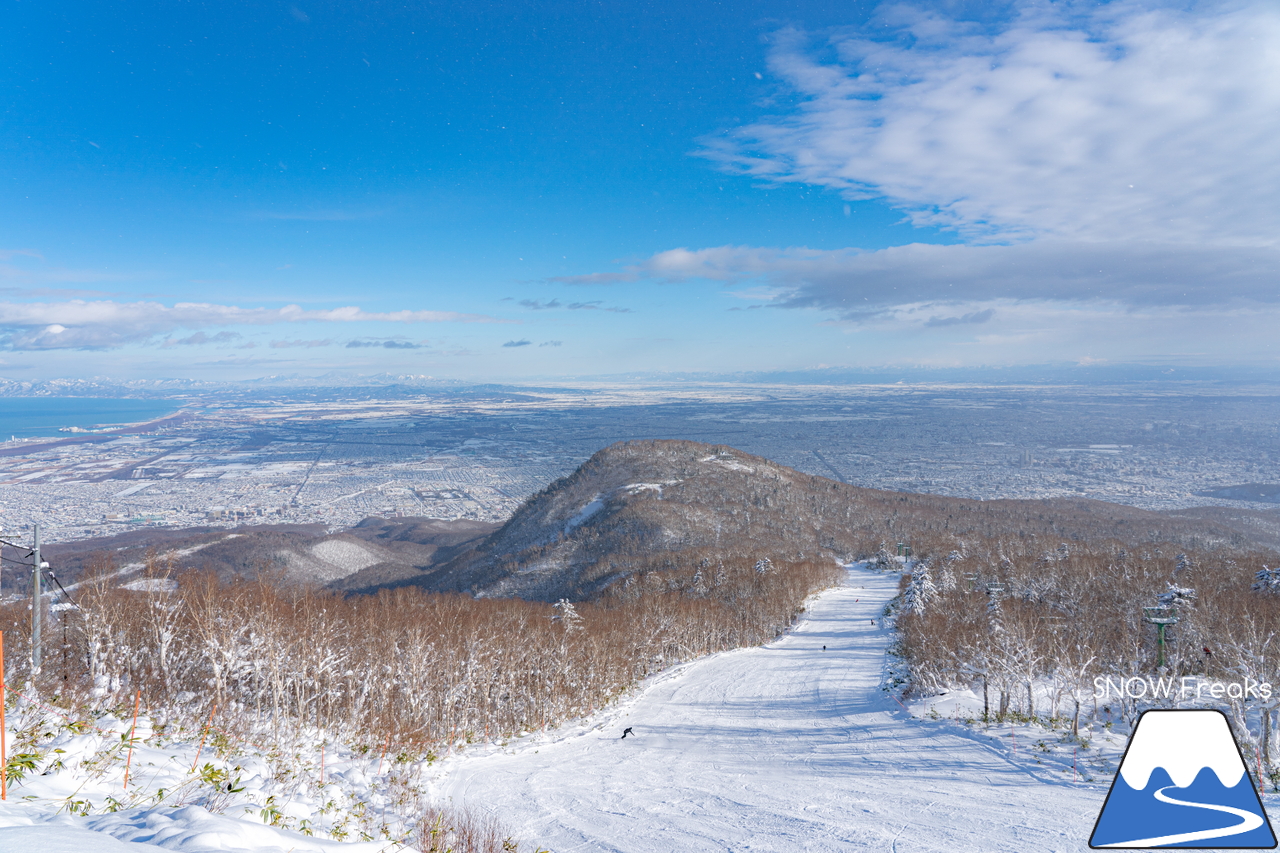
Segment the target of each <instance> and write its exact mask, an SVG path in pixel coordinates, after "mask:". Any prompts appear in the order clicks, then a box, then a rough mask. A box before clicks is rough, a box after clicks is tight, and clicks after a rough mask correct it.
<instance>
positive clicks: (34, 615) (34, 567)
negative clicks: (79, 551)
mask: <svg viewBox="0 0 1280 853" xmlns="http://www.w3.org/2000/svg"><path fill="white" fill-rule="evenodd" d="M31 557H32V562H31V676H32V678H34V677H35V676H36V675H39V673H40V569H41V568H43V567H44V563H42V562H40V525H39V524H37V525H35V536H34V539H33V540H32V549H31Z"/></svg>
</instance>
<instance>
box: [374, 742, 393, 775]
mask: <svg viewBox="0 0 1280 853" xmlns="http://www.w3.org/2000/svg"><path fill="white" fill-rule="evenodd" d="M390 748H391V733H390V732H388V733H387V742H386V743H384V744H383V745H382V755H380V756H378V774H377V775H379V776H381V775H382V762H383V761H385V760H386V758H387V750H388V749H390Z"/></svg>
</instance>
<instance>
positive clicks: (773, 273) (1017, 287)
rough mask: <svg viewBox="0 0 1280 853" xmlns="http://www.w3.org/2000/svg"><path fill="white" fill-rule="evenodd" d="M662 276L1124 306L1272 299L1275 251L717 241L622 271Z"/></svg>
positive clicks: (830, 304) (946, 299)
mask: <svg viewBox="0 0 1280 853" xmlns="http://www.w3.org/2000/svg"><path fill="white" fill-rule="evenodd" d="M629 274H631V275H634V276H636V277H638V278H651V279H657V280H660V281H667V282H681V281H688V280H691V279H708V280H711V281H719V282H725V283H736V282H742V281H754V282H759V283H760V284H761V285H763V286H767V289H765V290H755V291H750V292H754V293H768V294H769V295H770V296H771V297H772V301H771V304H772V305H776V306H782V307H793V308H798V307H809V308H824V309H831V310H834V311H837V312H840V313H842V314H844V315H847V316H850V317H852V316H855V315H861V314H864V313H866V312H867V311H869V310H870V311H878V310H881V309H884V308H885V307H888V306H892V305H900V304H906V303H917V302H935V303H952V302H962V301H963V302H967V301H982V300H990V299H1039V300H1058V301H1071V302H1081V301H1090V300H1106V301H1108V302H1114V303H1120V304H1126V305H1207V304H1221V303H1230V302H1233V301H1242V302H1252V303H1276V302H1280V288H1278V287H1277V286H1276V283H1277V276H1278V274H1280V249H1272V248H1253V247H1248V248H1233V247H1223V246H1196V245H1184V246H1172V245H1166V244H1152V243H1119V242H1107V243H1103V242H1092V243H1089V242H1076V243H1069V242H1061V241H1056V240H1037V241H1034V242H1031V243H1024V244H1019V245H1014V246H939V245H933V244H925V243H914V244H911V245H907V246H895V247H892V248H889V249H881V250H879V251H861V250H858V249H835V250H820V249H809V248H805V247H797V248H788V249H776V248H765V247H755V246H717V247H714V248H707V249H684V248H681V249H671V250H669V251H665V252H659V253H657V254H656V255H653V256H652V257H650V258H648V259H646V260H644V261H642V262H641V263H639V264H637V265H635V266H632V267H630V268H629Z"/></svg>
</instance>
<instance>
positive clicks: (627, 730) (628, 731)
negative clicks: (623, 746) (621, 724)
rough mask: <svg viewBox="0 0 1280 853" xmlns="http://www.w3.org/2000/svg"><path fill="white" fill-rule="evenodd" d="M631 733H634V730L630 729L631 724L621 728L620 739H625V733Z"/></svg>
mask: <svg viewBox="0 0 1280 853" xmlns="http://www.w3.org/2000/svg"><path fill="white" fill-rule="evenodd" d="M633 734H635V732H633V731H632V730H631V726H627V727H626V728H625V729H623V730H622V738H621V740H626V739H627V735H633Z"/></svg>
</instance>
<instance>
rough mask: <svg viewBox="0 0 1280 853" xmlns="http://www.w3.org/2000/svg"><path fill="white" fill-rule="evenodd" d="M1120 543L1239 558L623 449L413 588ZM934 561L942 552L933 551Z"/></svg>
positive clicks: (1137, 527)
mask: <svg viewBox="0 0 1280 853" xmlns="http://www.w3.org/2000/svg"><path fill="white" fill-rule="evenodd" d="M967 537H968V538H975V539H976V538H982V539H986V540H988V541H993V540H1005V541H1008V540H1012V541H1016V542H1018V543H1019V545H1020V548H1019V549H1018V550H1025V546H1027V545H1028V544H1035V543H1037V542H1039V540H1043V541H1044V543H1046V544H1047V547H1053V546H1054V545H1056V544H1057V543H1058V542H1059V541H1071V540H1083V539H1088V540H1092V541H1098V540H1111V539H1114V540H1117V542H1123V543H1124V546H1121V547H1133V546H1134V545H1136V544H1141V543H1143V542H1160V543H1170V544H1172V545H1174V546H1181V547H1187V548H1191V547H1195V548H1198V549H1212V548H1215V547H1220V546H1224V545H1231V546H1233V547H1250V546H1252V545H1253V543H1252V542H1251V541H1250V540H1249V538H1248V537H1246V536H1245V535H1243V534H1241V533H1240V532H1239V531H1237V530H1234V529H1232V527H1231V526H1229V525H1226V524H1223V523H1220V522H1218V521H1216V520H1214V519H1206V518H1191V517H1178V518H1174V517H1169V516H1165V515H1162V514H1160V513H1155V512H1148V511H1145V510H1140V509H1135V508H1133V507H1127V506H1121V505H1118V504H1110V503H1105V502H1102V501H1092V500H1084V499H1054V500H995V501H978V500H969V499H963V498H950V497H943V496H939V495H921V494H907V493H901V492H886V491H880V490H876V489H865V488H859V487H857V486H850V485H847V484H845V483H840V482H836V481H835V480H829V479H826V478H824V477H816V476H813V475H810V474H804V473H801V472H799V471H796V470H794V469H792V468H787V467H785V466H783V465H779V464H777V463H774V462H770V461H769V460H767V459H763V458H761V457H758V456H752V455H750V454H747V453H743V452H742V451H739V450H735V449H733V448H730V447H725V446H717V445H707V444H700V443H698V442H691V441H630V442H620V443H618V444H614V445H611V446H610V447H607V448H605V449H604V450H601V451H600V452H598V453H597V454H595V455H594V456H593V457H591V459H589V460H588V461H587V462H586V463H584V464H583V465H582V467H580V468H579V469H578V470H577V471H575V472H574V473H573V474H571V475H569V476H568V477H565V478H562V479H560V480H557V481H556V482H554V483H552V484H551V485H549V486H548V487H547V488H546V489H543V490H542V491H541V492H539V493H538V494H536V495H534V496H533V497H531V498H530V499H529V500H528V501H526V502H525V503H524V505H523V506H521V507H520V508H519V509H518V510H517V511H516V513H515V515H514V516H513V517H512V518H511V520H510V521H508V522H507V523H506V524H504V525H503V526H502V527H501V528H500V529H498V530H497V531H495V532H494V533H493V534H491V535H490V536H488V537H485V538H484V539H481V540H477V544H476V545H475V546H474V547H472V548H469V549H467V550H464V551H463V552H462V553H460V554H459V555H458V556H457V557H455V558H453V559H452V560H450V561H448V562H447V563H444V564H443V565H439V566H437V567H434V568H433V569H432V570H430V571H429V572H425V573H424V574H423V575H422V577H421V580H420V581H418V582H419V583H421V584H422V585H424V586H427V587H429V588H431V589H436V590H441V591H464V592H470V593H473V594H476V595H482V596H508V595H515V596H520V597H523V598H534V599H543V600H555V599H557V598H559V597H562V596H563V597H569V598H575V599H582V598H589V597H591V596H593V595H595V594H597V593H598V592H600V591H601V590H602V589H604V588H605V587H607V586H609V585H610V584H612V583H613V582H615V581H617V580H620V579H623V578H626V577H628V576H630V575H633V574H636V573H638V572H646V571H653V570H662V569H665V568H675V567H677V566H684V567H687V566H690V565H697V564H698V563H699V562H700V561H716V560H724V559H730V558H733V559H739V558H746V559H752V560H755V559H759V558H766V557H767V558H769V559H788V560H795V559H806V558H822V559H826V558H833V559H846V558H853V557H858V556H868V555H870V554H873V553H875V552H876V551H877V550H878V549H879V548H880V547H881V546H882V545H887V546H888V547H889V548H890V549H894V548H895V545H896V543H898V542H904V543H908V544H910V545H911V546H912V548H913V549H914V551H915V553H916V554H918V555H927V554H929V553H932V552H933V551H935V550H940V549H945V550H950V549H951V548H953V547H955V543H956V542H957V540H960V541H963V540H964V539H965V538H967ZM944 553H945V551H944Z"/></svg>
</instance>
